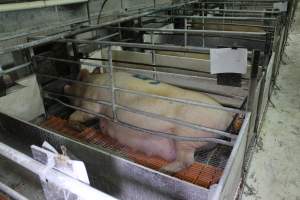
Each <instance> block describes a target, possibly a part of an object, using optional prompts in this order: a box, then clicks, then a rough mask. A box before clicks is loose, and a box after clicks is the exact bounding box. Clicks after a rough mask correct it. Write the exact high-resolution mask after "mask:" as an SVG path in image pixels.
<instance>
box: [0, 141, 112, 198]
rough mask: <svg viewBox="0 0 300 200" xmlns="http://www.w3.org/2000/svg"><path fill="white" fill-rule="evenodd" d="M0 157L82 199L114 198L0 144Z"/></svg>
mask: <svg viewBox="0 0 300 200" xmlns="http://www.w3.org/2000/svg"><path fill="white" fill-rule="evenodd" d="M0 155H2V156H4V157H5V158H7V159H9V160H11V161H13V162H14V163H17V164H18V165H20V166H22V167H24V168H25V169H27V170H29V171H30V172H32V173H34V174H37V175H39V176H41V177H44V178H45V180H47V181H48V182H49V183H52V184H55V185H57V186H58V187H60V188H62V189H66V190H67V191H70V192H71V193H74V194H76V195H78V196H79V197H80V198H82V199H89V200H100V199H101V200H102V199H105V200H113V199H115V198H113V197H111V196H109V195H107V194H105V193H103V192H100V191H98V190H96V189H95V188H92V187H91V186H89V185H87V184H85V183H83V182H81V181H78V180H76V179H74V178H71V177H70V176H68V175H65V174H63V173H61V172H59V171H57V170H53V169H51V168H50V169H49V168H48V166H45V165H43V164H41V163H40V162H38V161H36V160H34V159H32V158H30V157H29V156H27V155H25V154H23V153H21V152H19V151H16V150H15V149H13V148H11V147H9V146H7V145H6V144H4V143H2V142H0Z"/></svg>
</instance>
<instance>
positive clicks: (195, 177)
mask: <svg viewBox="0 0 300 200" xmlns="http://www.w3.org/2000/svg"><path fill="white" fill-rule="evenodd" d="M41 125H42V126H43V127H45V128H48V129H51V130H54V131H56V132H58V133H61V134H64V135H65V136H68V137H71V138H73V139H77V140H80V141H82V142H86V143H90V144H95V145H100V146H101V147H104V148H106V149H110V150H113V151H115V152H118V153H121V154H122V155H124V156H125V157H127V158H128V159H130V160H132V161H134V162H136V163H139V164H141V165H144V166H146V167H149V168H151V169H154V170H158V169H160V168H161V167H162V166H163V165H165V164H167V163H168V162H167V161H165V160H163V159H161V158H159V157H154V156H151V157H149V156H146V155H145V154H143V153H141V152H136V151H133V150H132V149H131V148H129V147H127V146H124V145H122V144H120V143H119V142H118V141H116V140H115V139H112V138H111V137H109V136H107V135H104V134H102V133H101V132H100V131H99V130H96V129H94V128H86V129H85V130H84V131H82V132H78V131H76V130H74V129H72V128H70V127H69V126H68V125H67V121H66V120H64V119H62V118H60V117H55V116H51V117H49V118H48V120H46V121H44V122H43V123H42V124H41ZM222 171H223V170H222V168H219V167H215V166H212V165H208V164H204V163H199V162H195V163H194V164H192V165H191V166H190V167H189V168H186V169H184V170H181V171H180V172H178V173H176V174H174V176H175V177H177V178H179V179H181V180H185V181H187V182H190V183H193V184H196V185H199V186H202V187H205V188H209V187H210V186H211V185H212V184H215V183H218V181H219V180H220V178H221V176H222Z"/></svg>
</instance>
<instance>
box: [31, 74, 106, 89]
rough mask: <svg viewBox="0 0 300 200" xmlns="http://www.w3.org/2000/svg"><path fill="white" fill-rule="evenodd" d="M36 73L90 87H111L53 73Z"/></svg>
mask: <svg viewBox="0 0 300 200" xmlns="http://www.w3.org/2000/svg"><path fill="white" fill-rule="evenodd" d="M35 74H36V75H37V76H40V77H45V78H52V79H56V80H61V81H66V82H71V83H76V84H81V85H85V86H90V87H97V88H102V89H110V86H104V85H98V84H94V83H89V82H84V81H78V80H73V79H69V78H62V77H57V76H52V75H47V74H41V73H35Z"/></svg>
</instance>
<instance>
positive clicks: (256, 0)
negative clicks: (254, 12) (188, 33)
mask: <svg viewBox="0 0 300 200" xmlns="http://www.w3.org/2000/svg"><path fill="white" fill-rule="evenodd" d="M278 2H282V1H281V0H248V1H247V0H240V1H226V0H223V1H219V0H217V1H203V2H202V1H201V2H200V3H204V4H214V3H217V4H232V5H235V4H245V3H250V4H252V3H270V4H271V3H278ZM198 3H199V1H198ZM255 5H257V4H255Z"/></svg>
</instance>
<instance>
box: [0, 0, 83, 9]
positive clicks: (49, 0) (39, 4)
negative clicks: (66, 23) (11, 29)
mask: <svg viewBox="0 0 300 200" xmlns="http://www.w3.org/2000/svg"><path fill="white" fill-rule="evenodd" d="M86 2H87V0H64V1H61V0H43V1H33V2H26V3H8V4H1V6H0V12H8V11H18V10H27V9H35V8H46V7H50V6H62V5H68V4H76V3H86Z"/></svg>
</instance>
